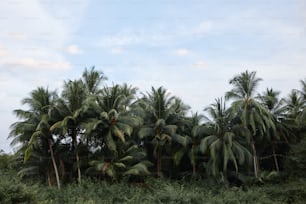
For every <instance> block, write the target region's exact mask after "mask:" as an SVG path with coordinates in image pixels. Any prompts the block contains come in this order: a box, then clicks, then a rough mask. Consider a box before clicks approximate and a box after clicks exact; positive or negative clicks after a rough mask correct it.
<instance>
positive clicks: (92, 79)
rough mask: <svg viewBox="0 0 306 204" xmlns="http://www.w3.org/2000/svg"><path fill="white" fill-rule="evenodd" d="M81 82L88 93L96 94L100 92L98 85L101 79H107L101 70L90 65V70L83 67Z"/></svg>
mask: <svg viewBox="0 0 306 204" xmlns="http://www.w3.org/2000/svg"><path fill="white" fill-rule="evenodd" d="M82 76H83V78H82V80H83V82H84V84H85V87H86V90H87V92H88V93H89V95H97V94H98V93H99V92H100V85H101V83H102V82H103V81H105V80H107V77H106V76H105V75H104V73H103V72H102V71H97V70H95V67H94V66H93V67H91V69H90V70H87V68H85V71H84V72H83V75H82Z"/></svg>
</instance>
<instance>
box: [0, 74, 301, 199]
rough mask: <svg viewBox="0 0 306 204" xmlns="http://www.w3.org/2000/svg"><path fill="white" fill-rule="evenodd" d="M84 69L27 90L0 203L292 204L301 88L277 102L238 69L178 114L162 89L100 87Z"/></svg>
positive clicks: (297, 189) (1, 160) (176, 103)
mask: <svg viewBox="0 0 306 204" xmlns="http://www.w3.org/2000/svg"><path fill="white" fill-rule="evenodd" d="M105 80H107V77H106V76H104V74H103V72H100V71H97V70H95V69H94V68H91V69H90V70H87V69H85V71H84V73H83V75H82V77H81V78H80V79H76V80H69V81H65V82H64V87H63V91H62V92H61V93H60V94H58V93H56V92H55V91H50V90H48V89H47V88H43V87H38V88H37V89H34V90H33V91H32V92H31V93H30V95H29V97H27V98H25V99H23V100H22V103H23V104H25V105H26V106H27V107H28V109H26V110H23V109H18V110H15V111H14V113H15V114H16V116H17V117H18V118H19V121H17V122H16V123H14V124H12V126H11V133H10V138H11V139H12V145H15V146H17V145H18V148H17V151H16V152H15V153H14V155H7V154H5V153H3V152H1V155H0V170H1V174H0V175H1V180H0V203H303V201H304V200H305V199H306V190H305V189H306V178H305V173H304V172H305V169H306V163H305V152H306V146H305V139H306V137H305V132H306V108H305V107H306V106H305V105H306V97H305V96H306V92H305V90H306V86H305V85H306V81H305V80H304V81H301V85H302V88H301V89H299V90H295V89H294V90H292V92H291V93H290V95H289V96H288V97H286V98H284V99H281V98H279V94H280V93H279V92H277V91H275V90H273V89H267V90H266V92H264V93H262V94H259V93H257V92H256V88H257V86H258V84H259V83H260V81H261V80H262V79H260V78H258V77H257V76H256V72H249V71H245V72H243V73H240V74H238V75H236V76H234V77H233V78H232V79H231V80H230V85H231V86H232V89H231V90H230V91H228V92H226V94H225V97H221V98H218V99H216V101H215V103H213V104H211V105H210V106H208V107H207V108H206V109H204V112H205V115H201V114H199V113H195V114H193V115H191V116H190V115H188V113H189V110H190V107H189V106H188V105H186V104H184V103H183V102H182V100H181V99H179V98H178V97H176V96H171V95H170V94H169V93H168V92H167V90H166V89H165V88H163V87H159V88H154V87H152V89H151V91H149V92H147V93H139V92H138V90H137V89H136V88H134V87H132V86H129V85H127V84H123V85H117V84H114V85H112V86H106V85H105V84H103V83H104V82H105Z"/></svg>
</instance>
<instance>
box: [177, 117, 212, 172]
mask: <svg viewBox="0 0 306 204" xmlns="http://www.w3.org/2000/svg"><path fill="white" fill-rule="evenodd" d="M202 119H203V116H202V115H199V114H198V113H195V114H193V115H192V116H191V117H186V119H185V120H184V124H181V125H180V126H179V128H178V133H179V134H180V135H182V136H183V137H180V138H178V139H179V141H178V142H179V143H180V144H181V145H182V146H180V147H178V149H177V150H176V151H175V153H174V155H173V159H174V163H175V165H179V164H180V163H181V160H182V158H183V157H184V156H185V155H187V156H188V158H189V160H190V164H191V165H192V175H193V176H195V175H196V167H197V156H198V154H199V152H200V151H199V150H200V148H199V146H200V143H201V139H202V138H203V136H204V132H205V130H206V126H205V125H200V121H201V120H202Z"/></svg>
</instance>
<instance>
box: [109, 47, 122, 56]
mask: <svg viewBox="0 0 306 204" xmlns="http://www.w3.org/2000/svg"><path fill="white" fill-rule="evenodd" d="M123 52H124V49H123V48H121V47H114V48H112V49H111V53H112V54H122V53H123Z"/></svg>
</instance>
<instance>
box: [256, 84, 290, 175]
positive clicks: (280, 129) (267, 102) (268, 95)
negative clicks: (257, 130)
mask: <svg viewBox="0 0 306 204" xmlns="http://www.w3.org/2000/svg"><path fill="white" fill-rule="evenodd" d="M279 94H280V92H277V91H274V90H273V89H266V91H265V92H264V93H263V94H261V95H259V96H258V99H259V101H260V102H261V103H262V104H263V105H264V106H265V107H266V108H267V110H268V111H269V112H270V114H271V116H272V119H273V122H274V124H275V129H273V128H270V129H269V130H268V131H267V136H266V137H265V143H266V144H269V146H270V148H271V149H272V156H273V159H274V164H275V169H276V171H277V172H279V162H278V159H277V155H278V154H277V153H276V149H277V148H278V146H279V145H280V144H282V143H286V144H287V145H288V144H289V141H292V140H293V139H294V134H292V130H290V126H288V121H287V117H286V109H285V106H284V100H280V99H279V98H278V96H279Z"/></svg>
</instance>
